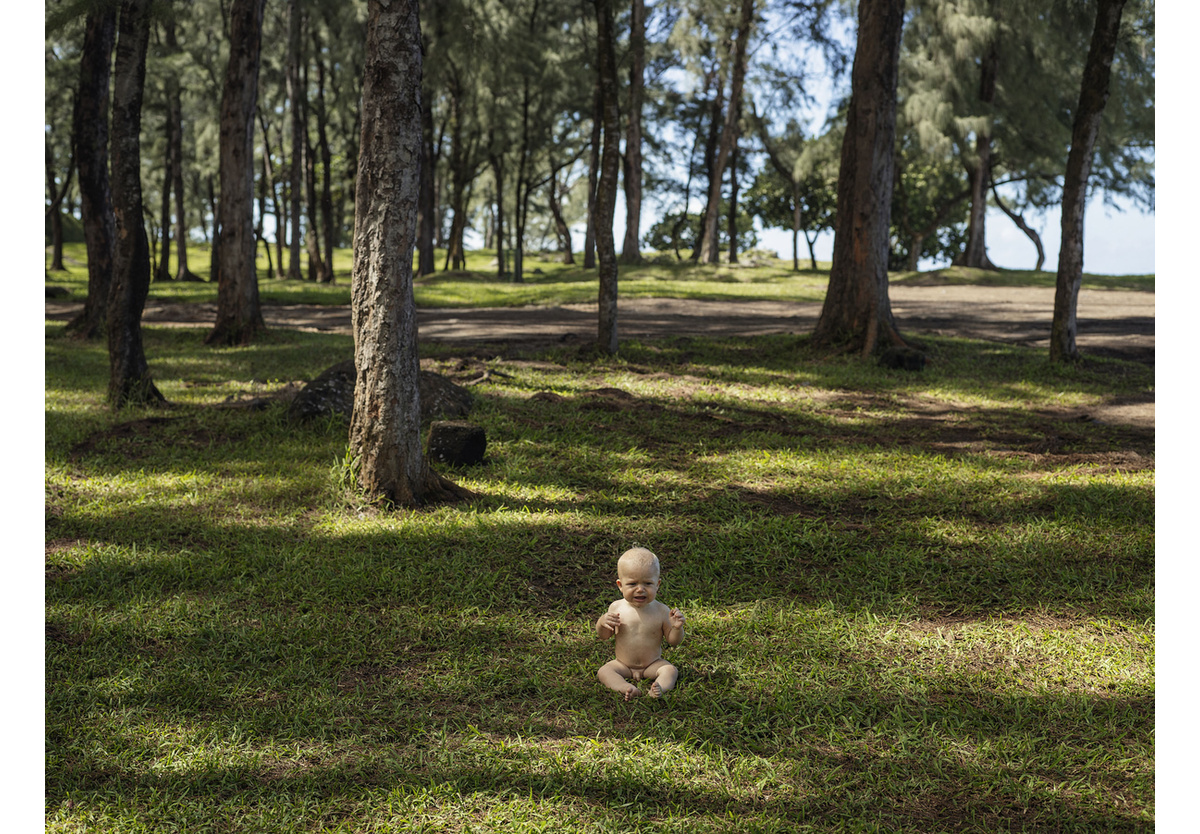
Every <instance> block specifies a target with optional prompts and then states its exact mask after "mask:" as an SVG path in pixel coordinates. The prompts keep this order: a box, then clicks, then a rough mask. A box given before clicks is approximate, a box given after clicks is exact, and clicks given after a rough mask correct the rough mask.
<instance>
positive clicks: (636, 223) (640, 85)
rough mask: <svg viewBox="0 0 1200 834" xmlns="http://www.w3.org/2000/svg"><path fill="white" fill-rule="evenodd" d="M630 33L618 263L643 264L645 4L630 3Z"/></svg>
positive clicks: (634, 0)
mask: <svg viewBox="0 0 1200 834" xmlns="http://www.w3.org/2000/svg"><path fill="white" fill-rule="evenodd" d="M629 26H630V30H629V61H630V66H629V116H628V118H627V119H626V125H627V126H626V131H625V240H624V242H623V243H622V245H621V263H625V264H639V263H641V262H642V253H641V226H642V99H643V89H644V86H645V80H644V76H645V66H646V3H645V0H633V4H632V16H631V18H630V23H629Z"/></svg>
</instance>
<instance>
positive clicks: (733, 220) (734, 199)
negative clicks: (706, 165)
mask: <svg viewBox="0 0 1200 834" xmlns="http://www.w3.org/2000/svg"><path fill="white" fill-rule="evenodd" d="M740 104H741V103H740V102H734V105H733V106H734V107H736V108H737V109H739V110H740V109H741V107H740ZM738 138H739V131H738V130H737V120H735V121H734V132H733V149H732V150H731V151H730V154H729V215H728V218H727V222H728V225H729V262H730V263H731V264H735V263H737V262H738V228H737V217H738V177H737V169H738Z"/></svg>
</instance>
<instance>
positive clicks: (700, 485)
mask: <svg viewBox="0 0 1200 834" xmlns="http://www.w3.org/2000/svg"><path fill="white" fill-rule="evenodd" d="M193 257H194V259H197V260H199V259H202V258H203V255H201V254H197V255H195V256H193ZM531 265H536V266H538V267H540V268H543V270H544V276H538V278H539V279H540V278H542V277H544V278H545V280H544V282H543V281H541V280H538V281H534V280H531V281H529V282H527V284H526V285H509V284H501V283H497V282H494V281H489V280H486V279H484V278H483V277H481V276H480V275H478V274H475V273H472V274H471V275H460V276H457V277H455V276H450V277H445V276H442V275H441V273H439V274H438V276H435V279H434V280H432V281H429V282H423V283H422V284H421V285H420V286H419V288H418V293H419V297H420V293H421V292H428V293H429V294H428V295H427V296H425V298H426V301H425V302H423V303H428V304H433V305H442V304H451V303H453V304H458V303H462V302H461V301H457V300H455V299H459V298H460V297H461V298H466V299H468V300H474V301H475V302H476V303H486V304H496V303H529V302H528V301H515V300H513V299H514V298H516V297H517V296H519V294H520V293H521V292H525V291H528V290H529V288H530V287H532V288H535V289H536V288H539V287H541V288H549V289H548V290H547V291H546V293H545V294H543V295H534V296H529V297H531V298H534V299H535V300H537V301H538V302H539V303H549V302H557V301H563V300H575V299H574V295H573V293H575V292H577V291H578V292H580V293H584V292H585V291H586V293H585V294H586V295H587V296H588V299H587V300H591V299H593V298H594V282H593V283H592V284H591V285H590V286H589V285H588V282H587V280H585V277H586V276H584V274H583V273H582V271H581V270H580V271H578V273H576V272H575V271H572V270H569V269H561V268H560V269H552V267H551V265H544V264H531ZM789 266H790V264H788V263H786V262H785V263H784V264H783V268H782V269H779V270H775V268H774V267H764V268H762V269H761V272H760V270H757V269H745V270H724V271H717V270H711V269H710V270H708V271H703V270H692V271H689V268H687V267H677V268H675V269H677V270H678V272H672V271H670V270H668V269H667V268H665V267H648V268H646V270H645V271H644V273H643V274H642V277H641V278H639V277H638V273H637V272H636V271H632V270H631V271H630V274H631V277H630V279H629V280H628V281H627V280H626V273H625V272H623V273H622V290H623V292H624V291H625V290H629V292H631V293H643V292H644V293H646V294H653V292H654V288H655V286H657V288H658V289H657V292H658V294H660V295H670V294H673V293H681V294H686V295H687V296H688V297H720V296H719V293H720V292H721V291H722V290H721V288H722V287H725V288H727V291H728V292H729V293H730V294H734V295H741V296H742V297H758V298H787V299H790V300H805V298H804V297H803V296H804V295H805V294H806V293H809V292H816V293H817V295H816V296H815V298H819V297H820V292H821V291H823V279H822V277H821V274H820V273H811V274H807V276H806V274H804V273H802V274H801V277H800V278H799V279H796V278H792V277H791V273H790V270H789V269H788V267H789ZM193 267H194V264H193ZM724 272H728V273H729V276H725V277H722V276H723V275H724ZM80 274H81V273H80V272H79V267H78V265H75V266H73V268H72V272H71V273H70V274H69V275H68V276H60V275H58V274H55V275H53V276H52V277H51V279H50V281H51V282H52V283H55V284H59V285H71V282H72V281H74V282H75V284H76V285H79V281H80V279H79V275H80ZM951 278H953V276H951ZM1034 279H1038V276H1036V275H1035V276H1032V277H1030V278H1020V277H1019V276H1018V277H1015V278H1014V279H1013V280H1022V281H1026V280H1034ZM899 280H906V278H905V277H903V276H901V277H900V278H899ZM907 280H922V279H921V278H920V277H919V276H910V277H909V278H908V279H907ZM944 280H949V278H947V279H944ZM956 280H957V279H956ZM1039 280H1040V279H1039ZM339 281H342V278H341V277H340V276H339ZM346 283H348V282H345V281H342V283H341V284H340V285H335V287H333V288H315V287H313V285H311V284H305V285H303V287H301V286H300V285H299V284H297V283H296V282H282V281H278V282H271V281H264V282H263V288H264V292H263V295H264V297H267V298H272V299H274V300H288V299H291V300H295V297H293V296H291V295H289V293H291V292H292V291H293V289H295V290H296V293H297V295H298V296H299V295H300V292H301V289H302V290H303V292H304V293H310V294H311V295H303V296H301V297H304V298H309V299H311V298H319V299H323V303H344V300H343V302H337V301H336V300H335V299H336V298H337V294H338V293H343V294H347V295H348V287H347V286H345V284H346ZM1120 283H1121V282H1119V281H1114V284H1120ZM510 287H515V288H516V289H512V290H511V291H510ZM277 288H278V290H279V292H278V294H274V293H276V289H277ZM1125 288H1144V289H1153V279H1152V278H1150V279H1149V285H1148V286H1141V287H1136V286H1127V287H1125ZM72 289H73V290H76V289H77V286H73V287H72ZM166 292H170V293H178V296H172V297H177V298H179V299H181V300H188V299H190V300H197V301H199V300H211V299H212V298H215V287H212V286H211V285H208V284H194V285H182V286H176V285H174V284H172V285H170V286H169V287H163V286H161V285H157V284H156V285H154V286H153V287H152V293H166ZM510 292H511V294H510ZM705 293H714V294H716V295H712V296H709V295H704V294H705ZM73 294H75V293H73ZM206 294H207V295H206ZM693 294H695V295H693ZM78 297H79V298H82V293H78ZM726 297H728V296H726ZM204 333H205V330H204V329H202V328H198V329H180V328H158V327H153V326H147V327H145V328H144V337H145V342H146V354H147V357H148V359H149V361H150V365H151V369H152V372H153V374H154V376H155V379H156V381H157V384H158V386H159V388H160V389H161V390H162V391H163V393H164V394H165V395H166V396H167V398H168V399H169V400H170V401H171V403H172V405H171V406H170V407H169V408H164V409H154V410H138V409H130V410H126V411H123V412H120V413H115V414H114V413H112V412H110V411H109V410H108V409H107V408H106V407H105V405H104V402H103V398H104V393H105V386H106V383H107V368H108V365H107V357H106V354H105V351H104V348H103V346H102V345H99V344H83V343H80V342H77V341H75V340H72V339H69V338H66V337H65V336H64V335H63V326H62V324H61V323H49V322H48V323H47V324H46V327H45V334H46V341H45V349H46V365H45V366H46V400H45V402H46V423H45V427H46V450H45V491H46V498H45V506H46V548H45V551H46V568H45V611H46V615H45V616H46V642H45V668H46V696H45V708H46V712H45V715H46V748H45V749H46V783H45V822H46V830H47V831H62V832H68V831H70V832H75V831H97V832H99V831H104V832H112V831H116V832H149V831H156V832H157V831H176V830H178V831H189V832H190V831H196V832H204V831H213V832H221V831H283V832H293V831H295V832H301V831H303V832H311V831H344V832H360V831H454V832H466V831H481V832H482V831H513V832H537V831H548V832H564V831H567V832H570V831H577V832H599V831H613V832H625V831H645V832H688V833H689V834H690V832H724V831H728V832H734V831H737V832H743V831H761V832H795V831H904V832H922V833H923V832H942V831H947V832H949V831H979V832H995V831H1063V832H1066V831H1078V832H1095V831H1146V832H1148V831H1151V830H1153V828H1154V801H1155V794H1154V778H1155V777H1154V713H1155V707H1154V704H1155V690H1154V686H1155V684H1154V640H1155V627H1154V623H1155V611H1154V605H1155V603H1154V557H1153V554H1154V436H1153V432H1152V431H1144V430H1137V429H1133V428H1128V427H1122V426H1119V425H1116V424H1113V425H1106V424H1101V423H1096V422H1090V421H1081V420H1079V419H1077V415H1078V414H1079V413H1080V412H1081V411H1086V410H1087V409H1088V408H1089V407H1090V406H1093V405H1095V404H1098V403H1101V402H1105V401H1108V400H1113V399H1119V398H1122V397H1128V396H1133V395H1139V394H1143V393H1145V392H1146V391H1148V390H1153V386H1154V372H1153V370H1152V369H1148V368H1146V367H1145V366H1142V365H1138V364H1134V363H1127V362H1121V361H1117V360H1106V359H1088V360H1086V361H1085V362H1084V363H1083V364H1082V365H1080V366H1077V367H1070V368H1056V367H1052V366H1050V365H1049V363H1048V361H1047V359H1046V357H1045V355H1044V353H1043V352H1041V351H1032V350H1028V349H1024V348H1020V347H1016V346H1006V345H999V344H993V343H983V342H974V341H969V340H963V339H955V338H950V337H944V336H930V337H928V338H927V339H926V338H925V337H923V340H924V341H926V342H927V348H928V350H929V351H930V352H931V353H932V354H933V355H934V356H935V357H936V359H937V361H936V362H934V363H932V364H931V366H930V367H929V368H927V369H926V370H925V371H923V372H921V373H916V374H912V373H904V372H900V371H888V370H886V369H883V368H880V367H877V366H875V365H873V364H864V363H862V362H859V361H856V360H853V359H848V358H845V357H833V358H830V357H828V356H823V355H819V354H816V353H814V352H813V351H812V350H811V349H810V348H809V346H808V343H807V339H806V338H805V337H800V336H770V337H761V338H754V339H728V340H722V341H706V340H703V339H682V338H681V339H677V340H669V341H661V342H647V343H637V342H624V343H623V344H622V349H621V354H620V356H619V357H617V358H612V359H599V360H597V359H592V358H584V357H582V356H581V355H580V354H579V353H578V352H574V351H568V350H566V349H561V350H556V351H548V352H544V353H539V354H536V355H507V356H503V355H497V354H496V353H495V352H494V351H489V350H486V349H480V350H478V351H474V352H463V351H461V350H459V351H457V352H451V351H449V350H448V349H446V348H439V347H437V346H432V345H431V346H428V347H426V348H425V349H424V351H425V352H424V358H423V366H424V367H427V368H429V369H431V370H436V371H439V372H441V373H444V374H446V375H447V376H449V377H451V378H452V379H455V380H456V381H458V382H459V383H460V384H464V385H467V386H469V387H470V388H471V390H472V391H473V393H474V394H475V396H476V405H475V409H474V411H473V412H472V415H471V420H472V421H473V422H476V423H478V424H479V425H481V426H483V427H484V428H485V430H486V432H487V435H488V458H487V460H486V462H485V463H484V464H483V465H481V466H478V467H473V468H470V469H457V470H455V469H452V470H447V471H445V472H444V474H446V475H447V476H448V477H450V478H451V479H453V480H455V481H457V482H458V483H461V484H463V485H464V486H466V487H468V488H469V489H471V490H473V491H474V492H475V493H477V494H478V496H479V497H478V499H477V500H476V501H474V502H472V503H469V504H459V505H452V506H439V507H433V508H428V509H423V510H420V511H400V512H386V513H385V512H378V511H376V510H375V509H374V508H372V507H369V506H364V505H362V503H361V502H360V501H359V500H358V499H357V498H356V497H355V495H354V494H353V493H352V492H349V491H347V490H346V489H344V487H343V476H344V473H345V468H346V467H345V452H346V440H347V427H346V425H345V424H344V423H341V422H338V421H336V420H332V421H328V422H323V423H318V424H309V425H293V424H291V423H289V422H288V421H287V419H286V417H285V404H284V403H283V402H282V401H280V400H275V399H272V397H273V395H274V394H275V393H276V392H278V391H279V390H280V389H282V388H283V387H284V386H285V385H286V384H287V383H289V382H291V381H296V380H306V379H310V378H312V377H313V376H314V375H316V374H317V373H318V372H320V371H321V370H323V369H324V368H326V367H328V366H329V365H331V364H333V363H334V362H336V361H339V360H341V359H345V358H348V357H349V356H350V355H351V350H352V346H351V340H350V337H349V336H343V335H336V334H332V335H331V334H318V333H300V332H290V331H283V330H271V331H269V332H268V333H267V334H266V335H265V337H264V338H263V339H262V341H260V342H259V343H257V344H255V345H253V346H251V347H245V348H226V349H211V348H206V347H203V346H202V345H201V340H202V338H203V335H204ZM485 371H486V372H487V373H486V374H485V373H484V372H485ZM264 397H265V398H266V399H267V405H266V406H265V407H262V408H256V407H251V406H250V403H251V402H252V401H254V400H255V399H256V398H264ZM260 404H261V403H260ZM634 544H641V545H644V546H647V547H650V548H651V549H652V550H654V551H655V552H656V553H657V554H658V555H659V557H660V559H661V560H662V564H663V587H662V590H661V591H660V599H661V600H663V601H664V602H666V603H668V604H669V605H672V606H678V607H679V608H681V609H682V610H683V611H684V612H685V614H686V615H687V619H688V624H687V631H688V636H687V638H686V640H685V641H684V642H683V644H682V645H681V646H679V647H678V648H676V649H671V650H668V652H667V653H666V656H667V658H668V659H669V660H671V661H672V662H673V663H675V664H676V665H677V666H678V667H679V668H680V669H681V671H682V677H681V680H680V685H679V687H678V689H677V690H676V691H675V692H673V693H672V694H671V697H670V698H669V699H667V700H666V701H656V700H652V699H650V698H640V699H636V700H634V701H633V702H631V703H624V702H622V701H620V699H619V697H618V696H617V695H616V694H615V693H613V692H610V691H608V690H606V689H604V688H603V687H602V686H601V685H600V684H599V683H598V682H597V681H596V679H595V672H596V669H598V668H599V667H600V666H601V665H602V664H603V663H604V662H606V661H607V660H608V659H610V658H611V656H612V655H611V652H612V646H611V643H601V642H600V641H598V640H597V639H596V638H595V636H594V633H593V624H594V622H595V620H596V618H597V617H598V616H599V615H600V614H601V613H602V612H603V611H604V610H605V608H606V607H607V605H608V603H609V602H610V601H612V600H613V599H615V598H616V588H615V587H614V585H613V580H614V579H615V561H616V557H617V556H618V555H619V554H620V552H621V551H622V550H624V549H626V548H628V547H630V546H632V545H634Z"/></svg>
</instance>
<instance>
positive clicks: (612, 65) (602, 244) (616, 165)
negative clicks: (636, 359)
mask: <svg viewBox="0 0 1200 834" xmlns="http://www.w3.org/2000/svg"><path fill="white" fill-rule="evenodd" d="M595 4H596V19H597V21H598V22H599V26H598V29H597V33H596V49H597V61H596V68H597V72H599V74H600V102H601V107H602V110H601V112H602V113H603V118H604V150H603V152H602V153H601V159H600V178H599V182H598V183H597V184H596V214H595V218H596V254H597V256H598V259H599V261H600V268H599V273H600V295H599V302H600V304H599V306H600V310H599V312H600V319H599V329H598V336H597V340H596V342H597V346H598V347H599V348H600V350H601V351H603V352H604V353H608V354H615V353H616V352H617V249H616V242H615V241H614V240H613V218H614V215H615V213H616V208H617V179H618V177H619V175H620V173H621V171H620V169H621V151H620V144H621V136H620V130H621V114H620V111H619V109H618V107H617V59H616V47H615V43H616V34H615V33H614V32H613V29H614V26H613V7H612V0H595Z"/></svg>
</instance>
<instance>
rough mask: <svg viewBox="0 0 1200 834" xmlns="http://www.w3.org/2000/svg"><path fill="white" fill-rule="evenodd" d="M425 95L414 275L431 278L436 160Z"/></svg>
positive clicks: (422, 92) (428, 100)
mask: <svg viewBox="0 0 1200 834" xmlns="http://www.w3.org/2000/svg"><path fill="white" fill-rule="evenodd" d="M430 100H431V97H430V95H429V94H428V92H427V91H425V90H422V91H421V183H420V186H419V188H420V195H419V206H418V209H417V274H418V275H432V274H433V271H434V269H435V268H436V266H435V264H434V251H433V243H434V240H433V238H434V231H435V229H436V228H437V193H436V190H435V188H434V181H433V178H434V172H435V171H436V170H437V156H436V154H435V153H434V146H433V107H432V106H431V104H430Z"/></svg>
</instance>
